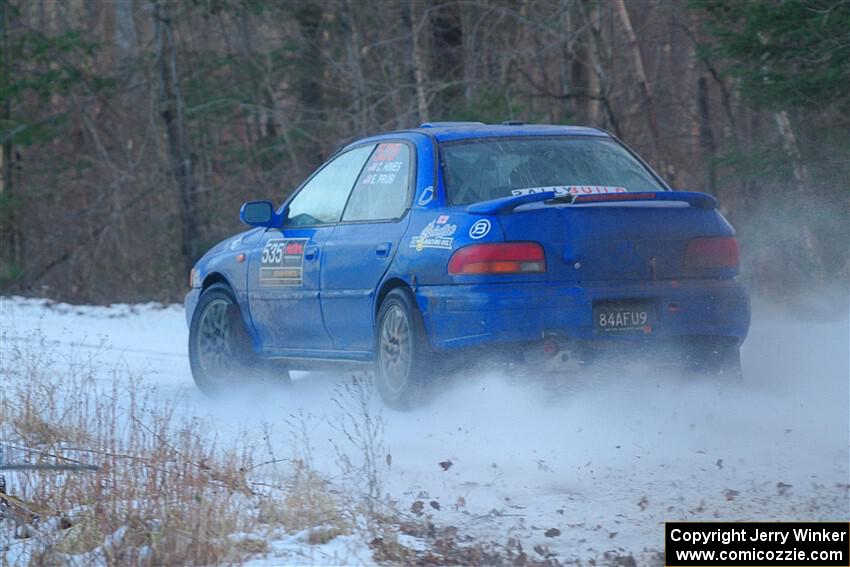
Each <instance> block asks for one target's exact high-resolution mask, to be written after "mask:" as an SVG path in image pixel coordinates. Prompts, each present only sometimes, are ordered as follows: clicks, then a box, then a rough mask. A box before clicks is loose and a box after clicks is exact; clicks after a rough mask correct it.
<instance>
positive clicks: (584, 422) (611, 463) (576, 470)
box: [0, 298, 850, 563]
mask: <svg viewBox="0 0 850 567" xmlns="http://www.w3.org/2000/svg"><path fill="white" fill-rule="evenodd" d="M0 318H2V321H1V322H0V324H2V334H3V336H4V339H3V343H2V349H8V348H12V346H13V345H15V344H20V343H22V342H26V341H33V340H36V339H35V338H34V337H35V336H36V335H35V334H34V332H35V331H40V334H41V335H42V336H44V337H45V338H46V339H47V342H46V345H47V346H48V348H51V349H55V350H56V351H58V352H62V351H71V350H74V351H76V352H82V351H91V352H92V353H97V356H98V357H99V358H100V359H101V360H104V361H106V362H116V363H118V362H120V363H121V364H126V365H127V366H128V367H129V368H131V369H132V370H133V371H135V372H138V373H142V374H144V379H145V381H146V382H148V383H150V384H155V385H156V387H157V389H158V391H159V393H160V395H161V396H163V397H165V398H177V399H179V400H181V407H184V408H185V411H187V412H190V413H194V414H196V415H198V416H213V418H214V419H213V420H212V421H214V423H216V424H217V426H218V428H219V431H218V433H219V434H220V435H221V436H222V437H223V438H227V437H228V436H229V435H234V436H235V435H239V434H240V433H241V432H247V434H248V435H249V436H251V435H256V436H257V438H259V437H260V436H261V435H262V431H263V428H264V426H266V424H271V425H272V427H273V429H272V432H273V437H272V443H273V444H275V445H277V446H278V447H279V451H280V453H281V454H287V453H288V451H289V448H288V444H289V443H290V441H291V438H292V437H291V435H290V431H289V425H287V421H289V422H290V423H291V421H292V419H291V418H290V417H288V416H292V415H297V414H299V411H300V415H301V416H302V418H299V419H303V421H304V422H305V424H306V426H307V427H306V428H307V430H308V431H309V432H310V438H311V444H312V451H313V459H314V460H315V463H314V466H315V467H316V468H317V469H318V470H319V471H320V472H323V473H325V474H327V476H328V477H334V476H337V475H338V473H339V470H338V466H337V463H336V452H335V450H334V444H335V443H338V442H339V439H338V435H339V433H338V432H337V430H336V429H334V428H333V427H332V423H333V421H334V420H335V419H336V418H337V417H338V416H337V414H336V412H338V409H337V407H336V406H335V405H334V404H332V403H331V402H330V400H331V398H332V397H333V396H334V392H335V391H336V388H337V384H338V382H339V380H340V379H344V377H341V376H334V375H330V374H300V375H297V376H296V378H297V379H296V382H295V384H294V387H293V388H292V389H290V390H286V391H278V390H275V391H274V392H273V393H272V394H271V395H269V394H268V393H260V392H253V393H249V394H246V395H245V396H244V397H242V398H240V399H238V400H235V401H234V400H230V401H228V402H222V401H210V400H208V399H206V398H204V397H203V396H202V395H201V394H200V393H199V392H197V391H196V390H195V388H194V385H193V383H192V378H191V375H190V372H189V364H188V360H187V358H186V346H185V345H186V341H187V330H186V324H185V321H184V317H183V312H182V309H181V308H179V307H176V306H169V307H165V308H163V307H160V306H156V305H136V306H126V305H124V306H113V307H75V306H68V305H63V304H53V305H48V304H47V303H46V302H44V301H41V300H24V299H18V298H3V299H2V306H0ZM848 350H850V339H848V321H847V316H846V313H843V314H841V316H840V317H837V318H833V319H832V320H823V318H821V319H820V320H812V321H801V320H792V319H791V318H789V317H786V316H780V315H776V314H773V313H771V312H769V311H768V310H767V309H765V308H757V309H756V312H755V314H754V324H753V329H752V332H751V336H750V338H749V339H748V341H747V343H746V344H745V347H744V351H743V354H744V367H745V374H746V377H747V379H746V381H745V382H744V383H743V384H732V385H730V384H726V385H714V384H709V383H693V382H688V381H685V380H682V379H681V378H678V377H673V376H659V375H657V374H656V373H654V372H652V371H649V370H646V369H643V370H642V369H638V368H636V369H632V370H631V371H629V372H625V373H621V374H620V375H618V376H602V377H597V379H593V380H586V383H582V385H581V386H580V387H576V388H556V387H553V386H552V385H545V384H540V383H534V384H524V383H522V382H521V381H520V380H518V379H517V378H515V377H510V376H500V375H496V374H488V375H473V376H460V377H457V378H456V379H454V380H453V382H452V385H451V386H449V387H448V388H447V391H445V392H442V393H440V394H439V395H438V396H436V398H435V399H434V400H433V401H432V402H431V403H430V404H429V405H428V406H427V407H424V408H421V409H419V410H417V411H413V412H407V413H401V412H395V411H391V410H383V417H384V419H385V421H386V429H385V434H384V435H385V439H384V443H385V445H386V446H387V448H388V450H389V452H390V453H391V455H392V465H391V467H390V468H389V469H388V470H387V471H386V472H385V473H384V490H385V491H386V492H387V493H389V494H390V495H391V497H392V498H393V499H394V500H396V501H397V502H398V507H399V508H400V509H401V510H409V509H410V506H411V504H413V503H414V502H415V501H416V500H423V501H424V502H425V503H426V510H427V513H429V514H431V515H432V516H433V519H434V522H435V523H437V524H439V525H453V526H457V527H458V528H460V530H461V532H462V533H469V534H472V535H474V536H476V537H478V538H481V539H483V540H487V541H495V540H498V541H502V542H504V541H505V540H506V539H507V538H509V537H515V538H519V539H520V540H521V541H522V543H523V546H525V547H526V548H529V549H530V548H531V547H532V546H534V545H535V544H544V545H547V546H548V547H549V548H550V549H551V550H553V551H555V552H557V554H558V559H559V560H560V561H563V562H567V561H570V560H571V559H588V558H591V557H598V556H600V554H602V553H603V552H605V551H608V550H617V551H619V552H620V553H622V552H625V553H631V554H634V556H635V558H637V559H638V562H639V563H641V562H649V561H650V560H651V551H652V550H662V549H663V522H664V521H668V520H679V519H687V520H717V519H724V520H731V519H736V520H756V519H758V520H768V519H776V520H792V519H793V520H819V519H832V520H848V519H850V510H848V415H849V414H848V398H850V396H848ZM0 355H2V351H1V350H0ZM376 411H378V410H377V406H376ZM445 461H451V463H452V466H451V467H449V468H448V470H443V467H441V466H440V465H439V464H438V463H440V462H445ZM431 501H434V502H436V503H438V505H439V510H438V509H437V508H436V507H432V506H427V504H428V503H429V502H431ZM550 528H557V530H559V531H560V534H559V535H557V536H555V537H546V535H545V532H546V531H547V530H549V529H550ZM552 533H553V532H550V535H551V534H552ZM641 558H643V560H641Z"/></svg>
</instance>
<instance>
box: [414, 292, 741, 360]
mask: <svg viewBox="0 0 850 567" xmlns="http://www.w3.org/2000/svg"><path fill="white" fill-rule="evenodd" d="M416 295H417V300H418V302H419V307H420V309H421V311H422V313H423V318H424V320H425V326H426V329H427V331H428V335H429V337H430V339H431V343H432V345H433V346H434V347H435V348H437V349H452V348H461V347H469V346H478V345H485V344H489V343H506V342H521V341H534V340H538V339H540V338H542V337H543V336H545V335H549V334H551V335H560V336H563V337H565V338H567V339H570V340H576V341H588V340H589V341H633V342H635V341H644V342H645V341H647V340H655V339H665V340H666V339H678V338H688V337H724V338H728V339H731V340H732V341H734V342H736V343H737V344H740V343H741V342H743V340H744V339H745V338H746V336H747V331H748V329H749V325H750V301H749V296H748V295H747V292H746V289H745V288H744V286H743V285H742V284H740V283H739V282H737V281H735V280H720V279H717V280H679V281H670V280H667V281H654V282H640V283H637V282H614V283H604V284H602V283H599V284H596V283H594V284H585V285H581V286H578V285H561V284H556V283H526V284H482V285H451V286H419V287H418V288H417V289H416ZM623 299H628V300H644V301H651V302H653V303H654V305H655V307H656V309H655V311H656V316H657V320H656V321H655V322H654V324H653V325H652V326H651V327H652V329H651V332H650V333H648V334H644V333H638V334H600V333H597V332H596V331H594V328H593V302H594V301H600V300H623ZM671 304H672V305H675V306H676V308H677V309H675V310H673V309H670V306H671Z"/></svg>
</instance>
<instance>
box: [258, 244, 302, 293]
mask: <svg viewBox="0 0 850 567" xmlns="http://www.w3.org/2000/svg"><path fill="white" fill-rule="evenodd" d="M305 242H307V239H306V238H278V239H274V240H269V241H268V242H266V245H265V246H264V247H263V253H262V255H261V256H260V285H261V286H269V287H272V286H293V285H301V284H302V282H303V276H304V243H305Z"/></svg>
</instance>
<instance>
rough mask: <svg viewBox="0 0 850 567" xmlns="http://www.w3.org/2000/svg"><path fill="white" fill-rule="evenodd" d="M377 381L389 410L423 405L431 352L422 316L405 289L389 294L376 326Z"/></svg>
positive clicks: (382, 305)
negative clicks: (390, 408)
mask: <svg viewBox="0 0 850 567" xmlns="http://www.w3.org/2000/svg"><path fill="white" fill-rule="evenodd" d="M375 334H376V337H375V342H376V345H375V346H376V355H375V381H376V385H377V388H378V392H379V393H380V394H381V399H382V400H383V401H384V403H385V404H387V405H388V406H390V407H393V408H397V409H409V408H411V407H413V406H416V405H418V404H420V403H421V402H422V400H423V398H424V394H425V386H426V385H427V383H428V374H427V371H431V370H432V369H431V368H430V364H429V362H430V359H431V356H430V355H431V352H430V347H429V345H428V339H427V337H426V335H425V327H424V325H423V323H422V316H421V315H420V314H419V310H418V309H416V305H415V303H414V300H413V297H412V295H411V294H410V293H409V292H407V291H406V290H403V289H394V290H392V291H391V292H390V293H388V294H387V296H386V298H385V299H384V301H383V303H382V304H381V308H380V310H379V311H378V319H377V325H376V333H375Z"/></svg>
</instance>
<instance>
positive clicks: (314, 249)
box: [304, 246, 319, 260]
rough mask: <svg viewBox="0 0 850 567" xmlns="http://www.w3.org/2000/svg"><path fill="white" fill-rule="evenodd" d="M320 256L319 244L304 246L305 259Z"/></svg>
mask: <svg viewBox="0 0 850 567" xmlns="http://www.w3.org/2000/svg"><path fill="white" fill-rule="evenodd" d="M318 256H319V247H318V246H305V247H304V259H305V260H315V259H316V258H317V257H318Z"/></svg>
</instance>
